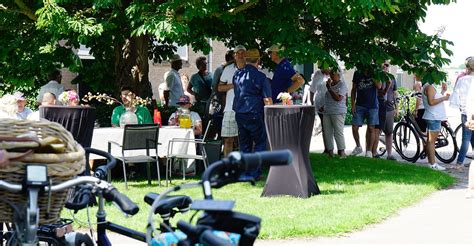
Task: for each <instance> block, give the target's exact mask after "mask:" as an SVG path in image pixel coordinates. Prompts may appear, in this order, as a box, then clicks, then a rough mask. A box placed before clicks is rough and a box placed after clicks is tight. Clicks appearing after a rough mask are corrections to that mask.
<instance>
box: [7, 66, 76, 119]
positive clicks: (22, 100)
mask: <svg viewBox="0 0 474 246" xmlns="http://www.w3.org/2000/svg"><path fill="white" fill-rule="evenodd" d="M48 79H49V82H48V83H47V84H45V85H43V86H42V87H41V88H40V91H39V94H38V96H37V98H36V104H37V105H38V106H48V105H67V106H77V105H78V104H79V96H78V94H77V92H76V91H75V90H71V89H66V88H65V87H64V86H63V85H62V84H61V79H62V76H61V71H59V70H53V71H52V72H51V73H50V74H49V75H48ZM26 105H27V98H26V97H25V95H24V94H23V92H20V91H16V92H14V93H13V94H5V95H4V96H3V97H2V102H1V103H0V106H1V108H0V118H15V119H20V120H26V119H28V120H40V113H39V110H38V111H33V110H31V109H30V108H29V107H27V106H26Z"/></svg>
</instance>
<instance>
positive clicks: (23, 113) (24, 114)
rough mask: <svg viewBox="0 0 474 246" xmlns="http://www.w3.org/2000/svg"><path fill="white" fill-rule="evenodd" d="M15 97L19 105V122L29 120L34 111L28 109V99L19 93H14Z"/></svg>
mask: <svg viewBox="0 0 474 246" xmlns="http://www.w3.org/2000/svg"><path fill="white" fill-rule="evenodd" d="M13 95H14V96H15V97H16V100H17V103H18V113H16V118H17V119H19V120H26V118H28V115H30V114H31V113H33V111H32V110H31V109H30V108H28V107H26V98H25V96H24V95H23V93H21V92H19V91H17V92H15V93H13Z"/></svg>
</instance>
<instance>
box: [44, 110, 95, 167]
mask: <svg viewBox="0 0 474 246" xmlns="http://www.w3.org/2000/svg"><path fill="white" fill-rule="evenodd" d="M39 112H40V118H44V119H47V120H49V121H53V122H57V123H59V124H61V125H62V126H63V127H64V128H65V129H66V130H68V131H69V132H70V133H71V134H72V136H73V137H74V140H76V141H77V142H78V143H79V144H81V145H82V147H84V148H86V147H91V142H92V134H93V132H94V122H95V119H96V112H95V108H93V107H82V106H61V105H48V106H40V107H39ZM87 163H88V162H87ZM84 174H85V175H90V166H89V164H86V168H85V171H84Z"/></svg>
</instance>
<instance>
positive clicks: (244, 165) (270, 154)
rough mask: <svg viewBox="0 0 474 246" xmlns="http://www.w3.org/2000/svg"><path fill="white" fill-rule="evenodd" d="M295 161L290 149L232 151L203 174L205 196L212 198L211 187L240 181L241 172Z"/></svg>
mask: <svg viewBox="0 0 474 246" xmlns="http://www.w3.org/2000/svg"><path fill="white" fill-rule="evenodd" d="M292 161H293V155H292V153H291V151H289V150H276V151H262V152H256V153H245V154H244V153H240V152H232V153H230V154H229V155H228V156H227V157H226V158H224V159H222V160H220V161H217V162H215V163H213V164H211V165H210V166H209V167H208V168H207V169H206V170H205V171H204V173H203V174H202V185H203V189H204V198H205V199H212V194H211V187H213V188H220V187H223V186H225V185H227V184H230V183H235V182H238V181H239V177H240V174H241V173H243V172H246V171H251V170H255V169H258V168H260V167H261V166H262V165H269V166H283V165H288V164H290V163H291V162H292Z"/></svg>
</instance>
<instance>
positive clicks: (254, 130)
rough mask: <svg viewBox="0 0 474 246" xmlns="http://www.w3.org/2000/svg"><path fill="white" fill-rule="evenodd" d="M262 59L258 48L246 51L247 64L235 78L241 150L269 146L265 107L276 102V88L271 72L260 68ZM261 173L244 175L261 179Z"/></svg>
mask: <svg viewBox="0 0 474 246" xmlns="http://www.w3.org/2000/svg"><path fill="white" fill-rule="evenodd" d="M259 60H260V52H259V51H258V49H249V50H248V51H247V52H246V53H245V61H246V63H247V64H246V65H245V67H244V68H243V69H241V70H238V71H237V72H236V73H235V76H234V79H233V84H234V96H235V99H234V105H233V107H232V108H233V110H234V111H235V120H236V121H237V125H238V128H239V144H240V151H242V152H244V153H249V152H257V151H264V150H267V134H266V132H265V122H264V118H263V108H264V106H265V105H270V104H272V90H271V86H270V81H269V80H268V79H267V76H266V75H265V74H264V73H262V72H260V71H259V69H258V62H259ZM261 174H262V172H261V170H256V171H252V172H248V173H245V174H244V177H242V178H254V179H257V178H258V177H259V176H260V175H261ZM245 176H247V177H245Z"/></svg>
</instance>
